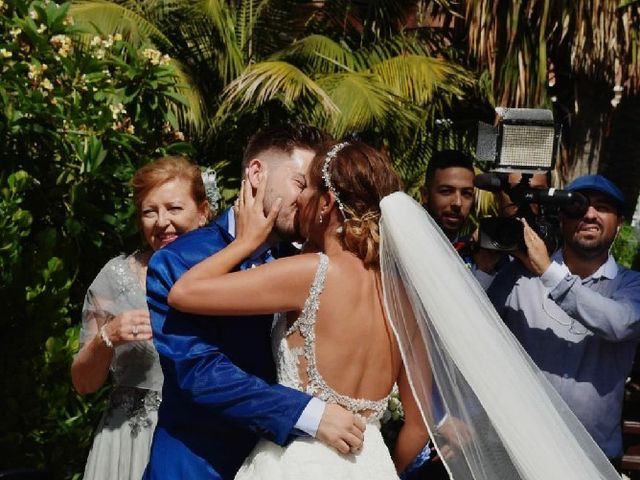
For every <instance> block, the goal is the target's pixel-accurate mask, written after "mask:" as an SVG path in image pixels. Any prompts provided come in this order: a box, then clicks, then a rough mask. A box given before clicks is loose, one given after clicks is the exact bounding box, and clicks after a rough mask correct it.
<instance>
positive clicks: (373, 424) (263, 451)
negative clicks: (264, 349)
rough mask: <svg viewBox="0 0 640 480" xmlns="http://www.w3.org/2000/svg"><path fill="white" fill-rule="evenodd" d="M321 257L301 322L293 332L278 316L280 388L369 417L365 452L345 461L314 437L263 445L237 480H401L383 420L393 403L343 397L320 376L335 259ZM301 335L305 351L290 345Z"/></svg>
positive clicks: (274, 334)
mask: <svg viewBox="0 0 640 480" xmlns="http://www.w3.org/2000/svg"><path fill="white" fill-rule="evenodd" d="M319 256H320V262H319V265H318V270H317V271H316V275H315V278H314V280H313V283H312V284H311V288H310V292H309V296H308V297H307V300H306V302H305V305H304V308H303V309H302V313H301V314H300V317H299V318H298V319H297V320H296V321H295V322H294V323H293V324H292V325H291V326H290V327H287V318H286V315H285V314H279V315H277V316H276V321H275V324H274V328H273V332H272V342H273V350H274V352H273V353H274V358H275V360H276V366H277V369H278V382H279V383H280V384H282V385H285V386H287V387H291V388H295V389H297V390H301V391H306V392H307V393H309V394H310V395H313V396H315V397H318V398H320V399H322V400H325V401H326V402H329V403H337V404H338V405H341V406H343V407H345V408H346V409H348V410H350V411H352V412H354V413H359V414H361V415H363V416H364V417H365V419H366V422H367V428H366V430H365V434H364V446H363V448H362V450H361V451H360V452H359V453H357V454H356V455H342V454H340V453H338V452H337V451H336V450H335V449H333V448H330V447H328V446H326V445H324V444H323V443H321V442H320V441H319V440H316V439H314V438H310V437H298V438H297V439H295V440H294V441H293V442H292V443H290V444H289V445H288V446H287V447H286V448H283V447H280V446H279V445H276V444H275V443H272V442H269V441H267V440H261V441H260V442H259V443H258V445H256V447H255V448H254V450H253V452H252V453H251V454H250V455H249V457H247V459H246V460H245V462H244V464H243V465H242V467H241V468H240V470H239V471H238V474H237V475H236V477H235V478H236V480H253V479H265V480H266V479H274V478H278V479H285V480H286V479H291V480H294V479H295V480H299V479H301V478H304V479H305V480H315V479H318V480H320V479H322V480H325V479H327V478H339V479H341V480H359V479H362V480H376V479H381V480H382V479H384V480H388V479H393V478H398V476H397V474H396V471H395V468H394V465H393V462H392V460H391V456H390V455H389V450H388V448H387V446H386V445H385V443H384V441H383V439H382V435H381V434H380V419H381V418H382V414H383V412H384V411H385V409H386V407H387V403H388V397H385V398H383V399H381V400H377V401H374V400H367V399H362V398H351V397H348V396H346V395H341V394H340V393H338V392H336V391H335V390H333V388H331V387H330V386H329V385H328V384H327V382H326V381H325V380H324V378H323V377H322V375H321V374H320V372H319V371H318V368H317V365H316V356H315V343H316V337H315V322H316V313H317V311H318V308H319V306H320V301H319V297H320V294H321V293H322V289H323V286H324V280H325V274H326V272H327V267H328V265H329V257H327V256H326V255H324V254H323V253H320V254H319ZM295 331H297V332H299V334H300V335H301V337H302V338H303V339H304V345H303V346H300V347H291V346H290V345H289V342H288V341H287V339H288V337H289V335H291V334H292V333H293V332H295ZM303 364H304V365H305V366H306V373H307V377H308V380H307V381H306V384H305V382H303V381H302V380H301V378H300V368H301V365H303Z"/></svg>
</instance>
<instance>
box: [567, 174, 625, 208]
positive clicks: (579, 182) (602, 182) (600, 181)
mask: <svg viewBox="0 0 640 480" xmlns="http://www.w3.org/2000/svg"><path fill="white" fill-rule="evenodd" d="M565 190H567V191H568V192H576V191H579V190H595V191H597V192H602V193H604V194H605V195H607V196H608V197H609V198H611V199H612V200H615V202H616V203H617V204H618V205H619V206H620V207H624V206H625V202H624V195H623V194H622V191H621V190H620V189H619V188H618V187H616V185H615V184H614V183H613V182H612V181H610V180H607V179H606V178H604V177H603V176H602V175H584V176H582V177H578V178H576V179H575V180H574V181H573V182H571V183H570V184H569V185H567V186H566V187H565Z"/></svg>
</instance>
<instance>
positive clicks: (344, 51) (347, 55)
mask: <svg viewBox="0 0 640 480" xmlns="http://www.w3.org/2000/svg"><path fill="white" fill-rule="evenodd" d="M272 58H273V59H274V60H276V59H277V60H286V61H288V62H290V63H295V64H297V65H300V66H301V68H303V69H305V70H306V71H307V70H308V71H312V72H314V73H332V72H337V71H344V70H353V69H354V68H355V59H354V56H353V53H352V52H351V50H350V49H349V48H348V47H347V46H346V45H343V44H340V43H338V42H336V41H335V40H333V39H331V38H329V37H327V36H324V35H319V34H314V35H308V36H306V37H304V38H302V39H300V40H297V41H295V42H294V43H293V44H292V45H291V46H289V47H286V48H283V49H282V50H280V51H278V52H277V53H276V54H275V55H274V56H273V57H272ZM305 67H306V68H305Z"/></svg>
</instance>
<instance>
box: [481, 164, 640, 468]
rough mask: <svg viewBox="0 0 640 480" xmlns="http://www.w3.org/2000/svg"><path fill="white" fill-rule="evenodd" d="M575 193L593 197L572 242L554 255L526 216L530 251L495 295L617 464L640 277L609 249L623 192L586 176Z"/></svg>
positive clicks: (639, 314) (639, 311)
mask: <svg viewBox="0 0 640 480" xmlns="http://www.w3.org/2000/svg"><path fill="white" fill-rule="evenodd" d="M566 190H568V191H570V192H580V193H582V194H583V195H585V196H586V197H587V198H588V200H589V206H588V208H587V210H586V211H585V213H584V214H583V215H580V216H577V217H572V216H568V215H567V214H561V218H560V220H561V231H562V238H563V240H564V246H563V248H561V249H560V250H558V251H557V252H556V253H555V254H553V255H552V256H551V257H549V254H548V252H547V248H546V246H545V244H544V242H543V241H542V239H541V238H540V237H539V236H538V235H537V234H536V233H535V231H534V230H533V229H532V228H531V227H530V226H529V225H528V224H527V223H526V221H524V220H523V225H524V239H525V244H526V247H527V248H526V251H519V252H515V253H514V256H516V257H517V258H518V260H519V261H513V262H511V263H510V264H509V265H507V266H506V267H504V268H503V269H502V270H501V271H500V272H499V273H498V275H497V277H496V278H495V280H494V282H493V284H492V285H491V287H490V288H489V290H488V292H487V294H488V295H489V298H490V299H491V301H492V302H493V304H494V306H495V307H496V310H497V311H498V313H499V314H500V315H501V316H502V318H503V319H504V321H505V323H506V324H507V326H508V327H509V328H510V329H511V331H512V332H513V334H514V335H515V336H516V337H517V338H518V340H519V341H520V342H521V343H522V346H523V347H524V349H525V350H526V351H527V353H528V354H529V355H530V356H531V359H532V360H533V361H534V362H535V363H536V364H537V366H538V367H539V368H540V370H542V372H543V374H544V375H545V376H546V377H547V379H548V380H549V381H550V383H551V384H552V385H553V386H554V387H555V388H556V390H557V391H558V393H559V394H560V396H561V397H562V398H563V399H564V401H565V402H566V403H567V405H568V407H569V408H570V409H571V410H572V411H573V412H574V413H575V415H576V416H577V417H578V419H579V420H580V421H581V422H582V423H583V425H584V426H585V428H586V429H587V431H588V432H589V434H590V435H591V436H592V437H593V439H594V440H595V442H596V443H597V444H598V445H599V446H600V448H601V449H602V450H603V451H604V453H605V454H606V455H607V456H608V457H609V458H610V459H611V461H612V463H614V465H616V464H617V461H618V460H619V458H620V457H621V455H622V432H621V425H620V424H621V413H622V412H621V410H622V401H623V396H624V383H625V379H626V378H627V375H628V374H629V372H630V369H631V365H632V362H633V359H634V354H635V351H636V346H637V344H638V339H639V338H640V273H638V272H634V271H632V270H628V269H626V268H625V267H623V266H621V265H618V264H617V263H616V262H615V260H614V259H613V257H612V256H611V255H610V253H609V249H610V247H611V245H612V244H613V241H614V239H615V237H616V235H617V232H618V230H619V229H620V227H621V225H622V222H623V216H622V210H623V207H624V197H623V195H622V192H621V191H620V190H619V189H618V187H616V186H615V185H614V184H613V183H612V182H610V181H609V180H607V179H606V178H604V177H602V176H600V175H587V176H584V177H580V178H577V179H576V180H574V181H573V182H572V183H570V184H569V185H568V186H567V187H566Z"/></svg>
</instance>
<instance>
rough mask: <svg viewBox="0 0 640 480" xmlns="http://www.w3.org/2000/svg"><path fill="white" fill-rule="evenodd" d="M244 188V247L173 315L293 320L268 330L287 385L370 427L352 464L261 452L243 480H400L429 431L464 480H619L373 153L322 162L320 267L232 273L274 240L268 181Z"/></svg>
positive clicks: (304, 214)
mask: <svg viewBox="0 0 640 480" xmlns="http://www.w3.org/2000/svg"><path fill="white" fill-rule="evenodd" d="M248 179H249V181H250V182H251V186H252V187H257V192H256V194H255V196H254V194H253V189H251V188H249V186H247V184H246V183H245V186H246V187H247V188H243V192H242V195H241V197H240V202H239V205H238V218H239V223H238V225H237V232H238V237H237V239H236V240H235V241H234V242H232V243H231V244H230V245H229V246H228V247H227V248H225V249H224V250H222V251H220V252H218V253H217V254H215V255H213V256H212V257H210V258H209V259H207V260H205V261H203V262H202V263H200V264H198V265H196V266H195V267H194V268H192V269H191V270H190V271H189V272H187V273H186V274H185V275H184V276H183V277H182V279H180V280H179V281H178V282H177V283H176V284H175V286H174V287H173V289H172V291H171V293H170V295H169V303H170V304H171V305H172V306H173V307H174V308H177V309H179V310H182V311H186V312H192V313H198V314H209V315H213V314H216V315H250V314H265V313H271V312H290V313H289V314H287V315H278V317H277V321H276V323H275V326H274V329H273V346H274V356H275V358H276V362H277V366H278V375H279V381H280V382H282V383H283V384H285V385H288V386H290V387H294V388H299V389H301V390H306V391H307V392H309V393H310V394H312V395H316V396H318V397H320V398H322V399H325V400H326V401H328V402H336V403H339V404H340V405H343V406H345V407H346V408H348V409H350V410H352V411H354V412H358V413H360V414H362V415H363V416H365V417H366V418H367V420H368V426H367V429H366V431H365V439H364V445H363V448H362V451H361V452H359V453H357V454H356V455H354V456H345V455H342V454H339V453H338V452H336V451H333V450H331V449H329V448H327V447H325V446H324V445H322V444H321V443H320V442H318V441H316V440H314V439H311V438H298V439H297V440H294V441H293V442H292V443H291V444H290V445H289V446H287V447H286V448H282V447H279V446H276V445H274V444H272V443H270V442H268V441H265V440H263V441H261V442H259V443H258V445H257V446H256V448H255V450H254V451H253V452H252V454H251V455H250V456H249V457H248V458H247V460H246V461H245V463H244V465H243V466H242V468H241V469H240V471H239V472H238V475H237V477H236V478H238V479H242V480H245V479H250V480H252V479H262V478H264V479H271V478H284V479H299V478H304V479H308V480H314V479H325V478H339V479H363V480H364V479H366V480H375V479H389V478H396V477H397V474H396V472H401V471H403V469H404V468H405V467H406V465H407V464H408V462H410V461H411V460H412V459H413V458H414V456H415V454H416V453H417V452H418V451H419V450H420V449H421V448H422V447H423V446H424V445H425V442H426V440H427V438H428V434H427V430H428V431H429V432H432V433H433V435H432V436H433V438H434V441H435V444H436V448H437V449H438V451H439V453H440V454H441V457H442V458H443V459H444V461H445V466H446V468H447V470H448V472H449V473H450V475H451V476H452V478H455V479H456V480H466V479H473V480H496V479H500V480H542V479H544V480H550V479H553V480H556V479H557V480H585V479H594V480H595V479H602V480H604V479H607V480H613V479H616V478H619V477H618V476H617V474H616V471H615V470H614V469H613V467H612V466H611V464H610V463H609V462H608V460H607V458H606V457H605V456H604V454H603V453H602V451H600V450H599V449H598V447H597V445H596V444H595V442H594V441H593V439H591V438H590V437H589V435H588V433H587V432H586V430H585V429H584V427H583V426H582V425H581V424H580V422H579V421H578V420H577V419H576V418H575V416H574V415H573V414H572V413H571V411H570V410H569V409H568V407H567V406H566V405H565V404H564V402H563V401H562V399H560V397H559V395H558V394H557V392H555V390H554V389H553V387H552V386H551V385H550V384H549V383H548V382H547V381H546V379H545V378H544V376H543V375H542V374H541V373H540V371H539V369H537V368H536V366H535V365H534V364H533V362H532V361H531V359H530V358H529V357H528V355H527V354H526V352H524V350H523V349H522V348H521V346H520V345H519V344H518V342H517V340H516V339H515V338H514V337H513V335H511V333H510V332H509V331H508V329H507V328H506V327H505V326H504V323H503V322H502V320H501V319H500V318H499V316H498V315H497V313H496V312H495V309H493V307H492V306H491V303H490V302H489V301H488V299H487V297H486V295H485V293H484V291H483V290H482V288H481V287H480V285H479V284H478V283H477V281H476V280H475V279H474V278H473V276H472V275H470V273H469V271H468V268H467V267H466V266H465V264H464V263H463V262H462V260H461V259H460V258H459V256H458V255H457V253H456V252H455V251H454V250H453V248H452V247H451V244H450V242H449V241H448V240H447V238H446V237H445V236H444V234H443V233H442V232H441V231H440V230H439V229H438V227H437V226H436V225H435V223H434V222H433V220H432V219H431V218H430V217H429V216H428V215H427V214H426V213H425V212H424V210H423V209H422V208H421V207H420V205H419V204H417V203H416V202H415V201H414V200H412V199H411V198H409V197H408V196H407V195H405V194H403V193H401V192H396V193H392V192H394V191H396V190H399V181H398V179H397V176H396V175H395V174H394V173H393V171H392V170H391V168H390V167H389V165H388V163H387V162H386V161H385V160H384V159H383V158H382V157H381V156H380V154H379V153H378V152H376V151H375V150H373V149H371V148H370V147H368V146H366V145H364V144H361V143H353V144H351V143H339V144H336V145H333V146H332V147H331V148H330V149H329V150H328V151H327V152H326V153H325V154H319V155H318V156H316V158H315V159H314V160H313V162H312V165H311V167H310V171H309V174H308V175H307V186H306V188H305V189H304V190H303V192H302V193H301V195H300V197H299V199H298V208H299V226H300V232H301V234H302V235H303V236H304V237H306V238H307V239H308V244H311V245H313V246H314V247H315V249H317V251H319V252H321V253H304V254H302V255H298V256H296V257H291V258H285V259H280V260H277V261H275V262H272V263H270V264H267V265H263V266H261V267H258V268H255V269H252V270H248V271H243V272H233V273H229V272H231V271H232V269H233V268H234V267H235V266H236V265H237V264H238V263H240V261H241V260H242V259H244V258H245V257H247V256H248V255H249V254H250V253H251V252H252V251H253V250H254V249H255V248H256V247H257V246H258V245H260V244H261V243H262V242H264V241H265V239H267V237H268V235H269V232H270V231H271V227H272V225H273V221H274V219H275V217H276V214H277V209H278V208H279V207H278V202H274V207H273V208H272V209H271V211H270V212H268V215H265V212H264V211H263V203H262V199H263V197H264V195H265V192H264V190H265V182H260V181H259V172H248ZM238 321H241V320H238ZM394 383H397V385H398V387H399V391H400V396H401V399H402V402H403V405H404V412H405V423H404V426H403V428H402V430H401V431H400V433H399V436H398V441H397V445H396V448H395V451H394V452H393V455H392V457H393V463H392V460H391V458H390V456H389V453H388V451H387V450H386V447H385V445H384V443H383V442H382V437H381V436H380V432H379V429H378V419H379V417H380V413H381V411H382V409H383V408H384V405H385V402H386V399H387V397H388V395H389V393H390V391H391V389H392V386H393V385H394ZM434 405H436V406H437V408H435V407H432V406H434ZM432 408H433V411H432ZM425 425H426V426H427V427H428V429H427V427H425ZM393 464H395V470H394V468H393Z"/></svg>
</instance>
